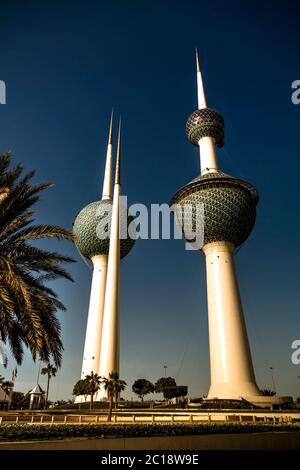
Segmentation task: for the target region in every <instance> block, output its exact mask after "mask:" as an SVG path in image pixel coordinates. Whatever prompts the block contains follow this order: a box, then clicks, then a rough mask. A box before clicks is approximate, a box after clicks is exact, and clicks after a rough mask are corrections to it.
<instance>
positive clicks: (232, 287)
mask: <svg viewBox="0 0 300 470" xmlns="http://www.w3.org/2000/svg"><path fill="white" fill-rule="evenodd" d="M196 59H197V91H198V109H197V110H196V111H195V112H194V113H193V114H192V115H191V116H190V117H189V118H188V120H187V124H186V134H187V137H188V139H189V141H190V142H191V143H192V144H194V145H195V146H197V147H199V150H200V166H201V173H200V175H199V176H197V177H196V178H195V179H194V180H192V181H191V182H190V183H188V184H186V185H185V186H184V187H183V188H181V189H179V190H178V191H177V192H176V194H175V195H174V196H173V199H172V204H176V206H175V215H176V217H177V220H178V222H179V223H180V224H181V228H182V231H183V236H184V237H185V238H186V239H187V240H188V241H191V239H190V238H189V234H191V233H192V232H193V231H194V232H195V231H196V236H197V237H198V240H199V239H200V238H201V235H202V236H203V244H202V247H201V251H202V253H203V254H204V256H205V262H206V280H207V300H208V326H209V349H210V373H211V385H210V389H209V393H208V396H207V398H209V399H212V398H219V399H240V398H242V397H243V398H245V397H253V396H258V395H261V392H260V391H259V389H258V387H257V385H256V382H255V375H254V370H253V365H252V359H251V353H250V347H249V342H248V337H247V331H246V326H245V320H244V315H243V308H242V303H241V298H240V293H239V286H238V281H237V276H236V271H235V264H234V251H235V249H236V248H237V247H239V246H240V245H241V244H242V243H244V242H245V241H246V239H247V238H248V236H249V235H250V233H251V231H252V228H253V226H254V223H255V218H256V204H257V202H258V193H257V191H256V190H255V188H254V187H253V186H252V185H251V184H250V183H247V182H246V181H243V180H240V179H237V178H234V177H232V176H229V175H227V174H225V173H223V171H221V170H220V169H219V165H218V161H217V155H216V151H215V147H216V146H217V147H222V146H223V143H224V142H223V139H224V122H223V118H222V116H221V115H220V114H219V113H218V112H217V111H215V110H214V109H211V108H208V107H207V104H206V98H205V93H204V87H203V81H202V74H201V70H200V66H199V60H198V53H197V51H196ZM199 206H201V207H202V208H203V209H204V213H203V212H202V214H204V217H203V221H202V224H201V223H200V224H199V223H197V220H196V217H197V214H201V211H199V210H198V208H199ZM187 208H192V210H190V209H189V211H187ZM201 225H202V228H201ZM203 228H204V234H203V233H200V231H201V230H203ZM197 230H198V233H197Z"/></svg>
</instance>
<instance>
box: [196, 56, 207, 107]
mask: <svg viewBox="0 0 300 470" xmlns="http://www.w3.org/2000/svg"><path fill="white" fill-rule="evenodd" d="M196 64H197V95H198V109H203V108H207V105H206V98H205V93H204V85H203V80H202V73H201V69H200V62H199V55H198V49H197V47H196Z"/></svg>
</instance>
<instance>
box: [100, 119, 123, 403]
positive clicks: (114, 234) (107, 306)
mask: <svg viewBox="0 0 300 470" xmlns="http://www.w3.org/2000/svg"><path fill="white" fill-rule="evenodd" d="M120 156H121V119H120V121H119V130H118V146H117V159H116V173H115V185H114V197H113V207H112V216H111V229H110V240H109V255H108V266H107V280H106V290H105V301H104V313H103V329H102V341H101V351H100V361H99V375H101V376H104V377H108V376H109V374H110V373H111V372H119V360H120V359H119V356H120V345H119V343H120V341H119V337H120V331H119V330H120V233H119V232H120V194H121V185H120ZM104 396H106V392H105V391H104V390H103V388H102V389H100V391H99V392H98V397H99V398H102V397H104Z"/></svg>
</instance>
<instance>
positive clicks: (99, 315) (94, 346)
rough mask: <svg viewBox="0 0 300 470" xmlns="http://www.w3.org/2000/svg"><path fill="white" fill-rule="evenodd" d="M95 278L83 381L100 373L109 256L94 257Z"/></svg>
mask: <svg viewBox="0 0 300 470" xmlns="http://www.w3.org/2000/svg"><path fill="white" fill-rule="evenodd" d="M92 262H93V268H94V269H93V277H92V285H91V295H90V304H89V313H88V322H87V328H86V335H85V343H84V353H83V362H82V371H81V379H84V378H85V376H86V375H89V374H90V373H91V372H95V373H98V369H99V355H100V347H101V336H102V323H103V308H104V297H105V287H106V272H107V255H98V256H93V258H92Z"/></svg>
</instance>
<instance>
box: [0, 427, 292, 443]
mask: <svg viewBox="0 0 300 470" xmlns="http://www.w3.org/2000/svg"><path fill="white" fill-rule="evenodd" d="M270 431H272V432H274V431H300V426H299V425H297V424H282V423H278V424H276V423H274V424H270V423H266V424H264V423H262V424H254V423H253V424H250V423H245V424H240V423H238V424H231V423H226V424H209V423H208V424H204V423H203V424H188V425H187V424H173V425H170V424H118V425H114V424H110V425H106V424H91V425H90V424H84V425H78V424H62V425H59V424H57V425H34V424H3V425H1V426H0V441H23V440H46V439H65V438H72V437H86V438H107V437H147V436H187V435H200V434H227V433H247V432H248V433H251V432H270Z"/></svg>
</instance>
